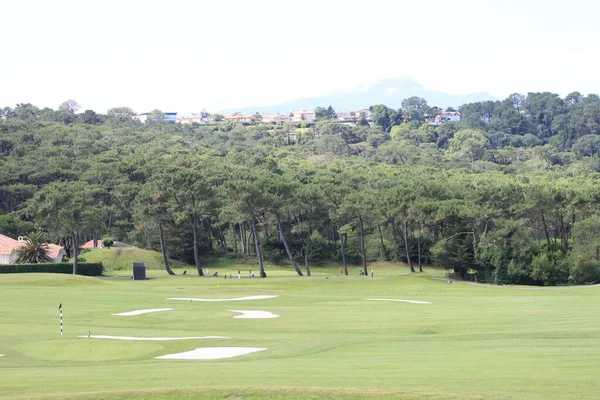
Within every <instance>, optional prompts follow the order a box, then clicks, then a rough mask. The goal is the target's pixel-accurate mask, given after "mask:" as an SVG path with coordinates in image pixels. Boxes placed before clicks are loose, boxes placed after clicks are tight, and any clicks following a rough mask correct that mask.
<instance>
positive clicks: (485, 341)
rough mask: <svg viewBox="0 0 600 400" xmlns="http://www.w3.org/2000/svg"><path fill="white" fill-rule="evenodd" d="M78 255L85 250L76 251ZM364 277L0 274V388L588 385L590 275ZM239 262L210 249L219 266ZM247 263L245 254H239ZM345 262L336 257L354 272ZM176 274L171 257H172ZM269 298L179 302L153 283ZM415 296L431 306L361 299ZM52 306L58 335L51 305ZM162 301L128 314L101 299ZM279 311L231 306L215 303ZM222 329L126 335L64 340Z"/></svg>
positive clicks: (509, 389)
mask: <svg viewBox="0 0 600 400" xmlns="http://www.w3.org/2000/svg"><path fill="white" fill-rule="evenodd" d="M88 254H90V253H86V256H87V255H88ZM374 265H375V267H374V268H375V274H376V276H375V279H371V278H370V277H369V278H367V277H359V276H357V275H356V274H353V275H352V276H349V277H345V276H342V277H340V276H338V274H337V268H339V267H335V266H332V267H326V266H323V267H320V268H314V269H313V272H314V276H313V277H310V278H307V277H304V278H300V277H296V276H294V275H293V271H292V270H291V268H289V267H275V266H270V267H269V268H268V273H269V276H270V278H268V279H258V278H255V279H248V278H246V276H247V274H246V275H244V279H241V280H238V279H231V280H229V279H222V278H199V277H197V276H194V275H192V274H190V271H189V270H188V274H189V275H187V276H181V275H178V276H175V277H169V276H166V273H164V272H163V271H160V270H157V271H152V272H153V274H154V275H153V279H150V280H148V281H143V282H140V281H132V280H130V279H127V278H125V277H103V278H87V277H79V276H77V277H73V276H58V275H49V274H22V275H19V274H17V275H14V274H11V275H0V353H2V354H5V355H6V356H5V357H0V397H2V398H36V397H47V398H55V399H71V398H77V399H80V398H81V399H108V400H111V399H114V400H117V399H155V400H159V399H160V400H163V399H164V400H167V399H211V400H212V399H246V400H247V399H365V398H366V399H371V398H372V399H375V398H390V399H402V400H424V399H427V400H432V399H439V400H441V399H498V400H503V399H531V400H538V399H596V398H597V397H598V393H600V383H599V381H598V375H599V373H600V346H598V345H599V344H600V340H599V339H600V313H598V311H597V310H598V309H600V288H598V287H583V288H551V289H546V290H540V288H518V287H511V288H508V287H482V286H475V285H467V284H460V283H457V284H454V285H447V284H446V283H445V282H444V281H443V280H436V279H431V278H432V277H439V276H443V271H440V270H435V269H428V270H427V272H426V273H424V274H414V275H408V274H407V268H406V267H405V266H403V265H395V264H391V263H379V264H374ZM242 267H243V268H245V271H246V273H247V269H248V268H246V267H248V266H242V265H237V264H234V263H229V262H223V263H214V264H212V265H211V266H210V267H209V268H211V270H213V269H215V270H219V271H222V272H221V273H225V271H229V270H230V271H231V273H232V274H233V273H234V271H235V272H236V271H237V269H240V268H242ZM253 269H254V270H255V268H253ZM357 270H358V268H357V267H353V268H352V269H351V271H353V272H356V271H357ZM179 272H181V269H179ZM256 294H277V295H279V297H277V298H273V299H268V300H258V301H247V302H235V303H227V302H211V303H204V302H194V303H190V302H180V301H168V300H166V298H167V297H210V298H229V297H238V296H248V295H256ZM370 297H377V298H395V299H410V300H425V301H430V302H432V303H433V304H430V305H421V304H409V303H392V302H375V301H364V300H363V299H364V298H370ZM59 303H62V304H63V307H64V316H65V336H63V337H61V336H60V335H59V327H58V309H57V307H58V304H59ZM164 307H171V308H173V309H174V311H169V312H161V313H154V314H145V315H140V316H136V317H117V316H111V314H112V313H116V312H123V311H131V310H136V309H143V308H164ZM231 309H244V310H266V311H271V312H274V313H277V314H280V315H281V317H280V318H277V319H268V320H252V319H246V320H245V319H234V318H233V316H234V315H236V314H234V313H232V312H230V311H229V310H231ZM88 331H91V332H92V334H97V335H123V336H204V335H218V336H230V337H231V339H213V340H206V339H205V340H189V341H171V342H125V341H116V340H90V339H87V338H78V337H77V335H87V333H88ZM212 346H242V347H266V348H268V350H266V351H262V352H258V353H253V354H249V355H245V356H240V357H235V358H230V359H222V360H211V361H208V360H207V361H186V360H157V359H155V358H154V357H157V356H160V355H164V354H170V353H177V352H184V351H189V350H192V349H195V348H197V347H212Z"/></svg>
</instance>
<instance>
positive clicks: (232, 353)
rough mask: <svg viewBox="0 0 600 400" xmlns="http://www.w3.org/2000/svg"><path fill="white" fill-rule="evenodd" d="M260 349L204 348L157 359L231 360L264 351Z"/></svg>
mask: <svg viewBox="0 0 600 400" xmlns="http://www.w3.org/2000/svg"><path fill="white" fill-rule="evenodd" d="M263 350H267V349H263V348H260V347H202V348H199V349H196V350H192V351H186V352H185V353H175V354H167V355H166V356H160V357H156V358H162V359H167V360H216V359H218V358H231V357H237V356H243V355H244V354H250V353H256V352H257V351H263Z"/></svg>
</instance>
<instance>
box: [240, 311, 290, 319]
mask: <svg viewBox="0 0 600 400" xmlns="http://www.w3.org/2000/svg"><path fill="white" fill-rule="evenodd" d="M229 311H231V312H239V313H242V314H243V315H236V316H235V317H233V318H277V317H279V315H277V314H273V313H272V312H268V311H251V310H229Z"/></svg>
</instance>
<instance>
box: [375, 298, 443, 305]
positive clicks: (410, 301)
mask: <svg viewBox="0 0 600 400" xmlns="http://www.w3.org/2000/svg"><path fill="white" fill-rule="evenodd" d="M365 300H373V301H398V302H401V303H413V304H432V303H431V302H429V301H419V300H398V299H365Z"/></svg>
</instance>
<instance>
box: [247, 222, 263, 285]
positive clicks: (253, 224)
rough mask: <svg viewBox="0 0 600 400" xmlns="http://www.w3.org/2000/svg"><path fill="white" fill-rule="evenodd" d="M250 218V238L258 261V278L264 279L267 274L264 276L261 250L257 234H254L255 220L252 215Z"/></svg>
mask: <svg viewBox="0 0 600 400" xmlns="http://www.w3.org/2000/svg"><path fill="white" fill-rule="evenodd" d="M250 218H251V219H252V236H254V246H255V248H256V258H257V259H258V271H259V276H260V277H261V278H266V277H267V274H265V267H264V265H263V257H262V250H261V247H260V238H259V237H258V234H257V232H256V220H255V218H254V216H253V215H250Z"/></svg>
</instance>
